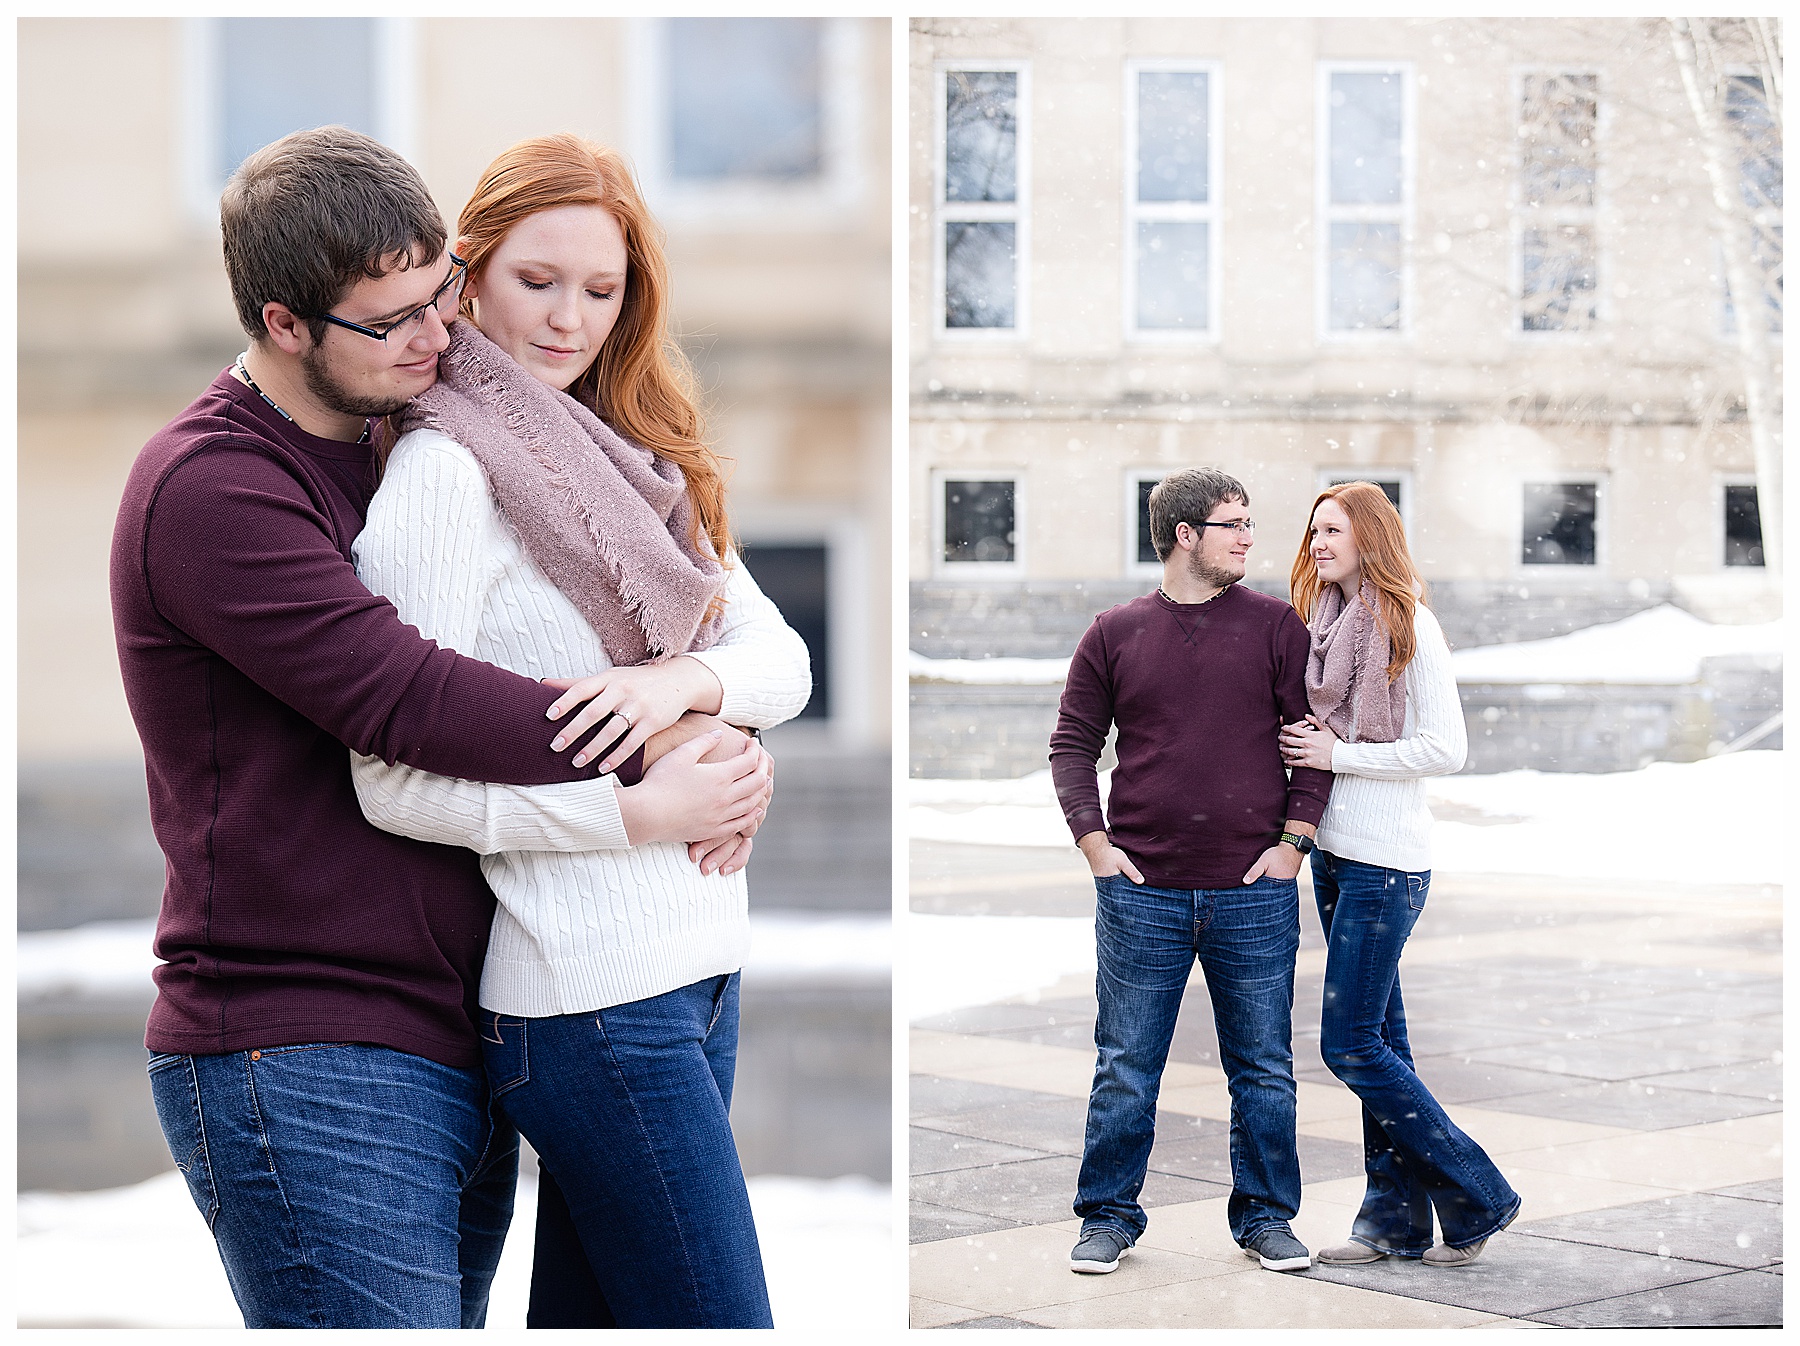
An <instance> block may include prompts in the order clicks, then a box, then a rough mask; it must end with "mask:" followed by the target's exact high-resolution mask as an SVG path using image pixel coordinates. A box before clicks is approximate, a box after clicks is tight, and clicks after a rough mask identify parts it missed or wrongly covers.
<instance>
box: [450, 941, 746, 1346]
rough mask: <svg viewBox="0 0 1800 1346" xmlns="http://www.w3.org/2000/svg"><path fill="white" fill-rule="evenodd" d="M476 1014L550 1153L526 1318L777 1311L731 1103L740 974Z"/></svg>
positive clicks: (527, 1128)
mask: <svg viewBox="0 0 1800 1346" xmlns="http://www.w3.org/2000/svg"><path fill="white" fill-rule="evenodd" d="M481 1024H482V1051H483V1053H484V1054H485V1057H486V1061H487V1069H488V1076H489V1078H490V1079H491V1080H492V1082H493V1087H494V1096H495V1099H496V1100H497V1102H498V1105H499V1106H500V1108H501V1109H502V1110H503V1111H504V1112H505V1114H506V1116H507V1117H508V1118H509V1119H510V1120H511V1121H512V1122H513V1123H514V1124H515V1125H516V1126H517V1127H518V1128H519V1131H520V1132H521V1134H523V1135H524V1136H525V1138H526V1139H527V1140H529V1141H530V1142H531V1144H532V1146H533V1148H535V1149H536V1150H537V1152H538V1158H539V1161H540V1172H539V1186H538V1224H537V1252H536V1254H535V1257H534V1259H533V1265H532V1274H531V1307H530V1311H529V1314H528V1316H527V1318H526V1326H528V1327H770V1326H773V1323H772V1321H771V1319H770V1315H769V1292H768V1288H767V1286H766V1285H765V1283H764V1281H763V1267H762V1252H761V1250H760V1248H759V1247H758V1246H757V1241H756V1225H755V1223H754V1222H753V1221H752V1219H751V1215H750V1194H749V1192H748V1191H747V1190H746V1188H745V1186H744V1174H743V1170H742V1168H741V1167H740V1166H739V1164H738V1155H737V1146H736V1144H735V1143H734V1142H733V1140H732V1136H731V1124H730V1121H729V1119H728V1117H727V1113H728V1111H729V1109H730V1106H731V1084H732V1076H733V1073H734V1071H735V1069H736V1065H737V1028H738V974H737V973H735V972H733V973H731V974H730V975H728V976H721V977H708V978H707V979H705V980H704V981H698V982H695V983H694V984H693V985H691V986H684V987H681V988H680V989H679V990H675V991H669V992H667V993H665V994H663V995H658V996H651V997H650V998H648V999H646V1000H638V1001H633V1002H631V1003H630V1004H625V1005H613V1006H609V1007H608V1008H606V1009H602V1010H595V1011H590V1012H588V1013H585V1014H566V1015H561V1016H558V1017H555V1018H543V1019H523V1018H516V1017H513V1016H510V1015H504V1014H494V1013H492V1012H489V1011H486V1010H484V1011H483V1012H482V1016H481Z"/></svg>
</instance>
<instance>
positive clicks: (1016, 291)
mask: <svg viewBox="0 0 1800 1346" xmlns="http://www.w3.org/2000/svg"><path fill="white" fill-rule="evenodd" d="M1028 75H1029V72H1028V71H1027V69H1026V68H1025V67H1024V65H1022V64H1019V63H1005V62H997V63H988V64H984V65H980V66H957V67H944V68H940V69H939V71H938V80H937V91H938V97H937V116H938V118H939V135H938V145H939V148H940V151H941V153H940V157H939V159H938V171H937V242H938V246H937V249H936V261H937V266H938V275H939V281H940V283H939V285H938V287H937V290H938V294H939V296H940V302H939V307H938V315H937V327H938V330H939V331H940V333H944V334H957V335H973V334H978V333H996V332H997V333H1006V334H1012V335H1017V334H1019V333H1021V332H1022V331H1023V330H1024V327H1025V294H1024V267H1025V263H1024V259H1025V256H1026V226H1027V216H1026V198H1027V191H1028V186H1027V184H1028V173H1027V154H1026V149H1027V146H1028V144H1029V137H1028V134H1027V117H1026V108H1027V105H1028Z"/></svg>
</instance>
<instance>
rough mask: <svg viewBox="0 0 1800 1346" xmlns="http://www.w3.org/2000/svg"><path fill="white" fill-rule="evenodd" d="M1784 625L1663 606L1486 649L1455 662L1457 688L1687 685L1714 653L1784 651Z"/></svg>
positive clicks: (1458, 657)
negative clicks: (1717, 618) (1719, 622)
mask: <svg viewBox="0 0 1800 1346" xmlns="http://www.w3.org/2000/svg"><path fill="white" fill-rule="evenodd" d="M1782 631H1783V624H1782V623H1781V622H1779V621H1774V622H1764V623H1761V624H1760V625H1756V626H1716V625H1714V624H1713V623H1711V622H1703V621H1701V620H1700V619H1699V618H1698V617H1696V616H1694V615H1693V614H1692V613H1688V612H1683V611H1682V610H1681V609H1680V608H1676V607H1670V606H1669V605H1668V604H1664V605H1663V606H1661V607H1657V608H1650V609H1649V610H1647V611H1645V612H1637V613H1633V614H1632V615H1631V616H1629V617H1626V618H1625V619H1624V620H1622V621H1616V622H1606V623H1604V624H1602V625H1600V626H1588V627H1583V628H1582V629H1581V630H1579V631H1572V632H1570V633H1569V634H1568V635H1566V636H1554V637H1552V638H1551V639H1549V640H1526V641H1520V642H1518V643H1517V644H1513V645H1481V646H1477V647H1475V648H1473V649H1467V650H1458V651H1456V653H1454V654H1452V655H1451V656H1450V663H1451V666H1452V667H1453V668H1454V669H1455V670H1456V680H1457V681H1458V682H1609V683H1632V684H1637V685H1643V684H1647V683H1682V682H1693V681H1694V680H1695V679H1697V678H1698V677H1699V676H1700V661H1701V660H1702V659H1704V658H1708V657H1710V656H1713V655H1725V654H1773V655H1779V654H1780V653H1781V652H1782Z"/></svg>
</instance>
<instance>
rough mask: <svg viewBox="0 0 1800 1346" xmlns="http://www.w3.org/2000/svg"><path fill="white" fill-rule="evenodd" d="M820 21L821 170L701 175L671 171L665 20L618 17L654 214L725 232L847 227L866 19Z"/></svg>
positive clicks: (860, 174) (856, 174) (630, 120)
mask: <svg viewBox="0 0 1800 1346" xmlns="http://www.w3.org/2000/svg"><path fill="white" fill-rule="evenodd" d="M680 17H686V16H680ZM702 17H704V16H702ZM729 17H737V16H736V15H731V16H729ZM797 17H810V16H797ZM820 22H821V23H822V24H823V30H822V51H821V53H820V55H821V69H820V91H819V92H820V99H821V105H820V108H819V118H820V128H819V129H820V144H819V149H820V160H821V162H820V172H819V175H818V177H816V178H814V179H812V180H811V181H806V182H793V183H773V182H770V183H755V182H719V183H703V182H683V181H681V180H679V179H677V178H676V177H674V175H673V174H671V173H670V171H669V160H670V149H669V141H670V134H671V132H670V125H669V115H668V77H667V70H668V59H667V58H668V52H669V47H668V32H669V29H668V23H669V21H668V20H667V19H664V18H654V19H642V18H640V19H626V20H625V21H624V23H625V49H626V52H627V53H628V58H627V60H626V61H625V62H624V69H625V77H626V87H625V106H626V116H627V123H626V124H627V128H628V129H627V133H626V140H627V143H628V145H629V146H630V148H631V157H632V167H633V168H634V169H636V171H637V175H638V183H639V185H640V186H641V187H642V189H643V192H644V198H645V200H646V201H647V202H648V203H649V205H650V208H651V210H652V211H653V212H654V213H655V214H657V215H658V216H660V217H662V218H664V219H666V220H668V221H670V222H672V223H679V224H683V225H687V226H689V227H692V228H696V229H702V230H708V229H719V230H723V231H726V232H731V233H745V232H752V233H758V232H768V231H774V230H777V229H779V230H783V231H786V230H790V229H800V230H805V231H809V232H810V231H831V230H838V229H842V228H844V227H845V225H846V223H847V221H848V218H849V216H850V215H851V214H852V213H853V212H854V211H855V209H856V207H857V206H858V204H859V203H860V202H861V200H862V198H863V195H864V193H865V192H866V190H867V186H868V183H867V178H866V174H865V173H864V171H863V167H862V154H861V152H860V151H861V147H862V139H863V133H864V130H865V123H866V119H867V115H868V114H867V110H866V108H865V102H866V100H865V98H864V96H863V68H862V66H863V57H864V53H863V34H862V23H863V20H861V19H855V18H825V19H821V20H820Z"/></svg>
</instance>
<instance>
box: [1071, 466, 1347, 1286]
mask: <svg viewBox="0 0 1800 1346" xmlns="http://www.w3.org/2000/svg"><path fill="white" fill-rule="evenodd" d="M1255 537H1256V525H1255V523H1254V522H1252V521H1251V519H1250V497H1249V494H1248V492H1246V491H1245V490H1244V488H1243V486H1242V485H1241V484H1240V483H1239V482H1237V481H1236V480H1235V479H1233V478H1232V477H1229V476H1227V475H1226V474H1225V473H1223V472H1220V471H1217V470H1214V469H1196V470H1193V471H1187V472H1176V473H1173V474H1171V475H1170V476H1167V477H1165V478H1164V479H1163V480H1162V481H1161V482H1160V483H1158V485H1157V487H1156V489H1155V490H1154V491H1152V492H1151V494H1150V538H1151V541H1152V543H1154V545H1155V547H1156V554H1157V556H1158V557H1159V558H1160V559H1161V561H1162V565H1163V579H1162V584H1161V585H1160V586H1159V587H1158V589H1157V591H1156V592H1155V593H1153V594H1148V595H1146V596H1144V597H1142V598H1138V599H1134V600H1133V601H1131V602H1129V603H1126V604H1123V605H1122V606H1119V607H1116V608H1112V609H1110V610H1109V611H1107V612H1103V613H1101V614H1100V615H1099V616H1098V617H1096V618H1095V619H1094V622H1093V625H1091V626H1090V627H1089V628H1088V630H1087V633H1086V634H1085V635H1084V636H1083V637H1082V638H1081V642H1080V644H1079V645H1078V646H1077V647H1076V650H1075V657H1074V659H1073V660H1072V661H1071V662H1070V665H1069V675H1068V681H1067V683H1066V684H1065V686H1064V690H1063V697H1062V709H1061V714H1060V715H1059V717H1058V720H1057V725H1056V732H1055V733H1054V734H1053V735H1052V736H1051V739H1050V767H1051V774H1052V777H1053V778H1054V780H1055V782H1056V793H1057V797H1058V798H1059V799H1060V801H1061V803H1062V807H1063V813H1064V816H1065V817H1066V818H1067V819H1068V823H1069V830H1070V832H1071V833H1072V834H1073V835H1074V837H1075V841H1076V844H1077V845H1078V846H1080V847H1081V851H1082V854H1083V855H1085V856H1086V857H1087V861H1088V867H1089V868H1090V869H1091V870H1092V871H1093V875H1094V886H1095V889H1096V905H1095V938H1096V941H1097V944H1098V958H1099V972H1098V975H1097V977H1096V979H1095V984H1096V989H1097V993H1098V997H1099V1017H1098V1019H1097V1021H1096V1022H1095V1025H1094V1045H1095V1047H1096V1048H1097V1049H1098V1060H1097V1062H1096V1065H1095V1067H1094V1084H1093V1089H1092V1092H1091V1093H1090V1095H1089V1097H1088V1114H1087V1139H1086V1143H1085V1145H1084V1147H1083V1151H1082V1159H1081V1172H1080V1176H1079V1177H1078V1179H1077V1193H1076V1198H1075V1213H1076V1214H1077V1215H1079V1216H1080V1217H1081V1221H1082V1224H1081V1236H1080V1239H1079V1241H1078V1242H1077V1243H1076V1245H1075V1250H1074V1252H1073V1253H1072V1254H1071V1256H1070V1262H1069V1265H1070V1267H1071V1269H1073V1270H1075V1271H1080V1272H1089V1273H1095V1272H1109V1271H1112V1270H1113V1269H1114V1268H1116V1267H1117V1266H1118V1264H1119V1259H1120V1257H1122V1256H1124V1254H1125V1253H1126V1252H1128V1251H1129V1250H1130V1248H1131V1246H1132V1245H1133V1244H1135V1243H1136V1242H1137V1241H1138V1238H1139V1237H1140V1236H1141V1235H1142V1234H1143V1232H1144V1229H1145V1227H1146V1224H1147V1220H1146V1218H1145V1215H1144V1209H1143V1206H1142V1205H1141V1204H1139V1201H1138V1195H1139V1193H1140V1192H1141V1191H1142V1190H1143V1186H1144V1179H1145V1174H1146V1172H1147V1170H1148V1167H1149V1161H1150V1147H1151V1144H1152V1142H1153V1140H1154V1138H1155V1129H1156V1100H1157V1095H1158V1091H1159V1089H1160V1086H1161V1082H1162V1074H1163V1068H1164V1065H1165V1064H1166V1063H1167V1061H1168V1056H1169V1047H1170V1043H1171V1042H1172V1040H1173V1038H1174V1033H1175V1020H1176V1015H1177V1013H1178V1012H1179V1010H1180V1008H1181V998H1182V994H1183V991H1184V990H1185V988H1186V986H1187V981H1188V975H1189V973H1190V971H1191V970H1192V967H1193V964H1194V962H1195V960H1196V959H1198V960H1199V963H1200V967H1201V969H1202V971H1203V973H1204V975H1205V979H1206V988H1207V991H1208V992H1209V994H1210V995H1211V998H1212V1007H1213V1023H1214V1026H1215V1027H1216V1029H1217V1031H1218V1040H1219V1066H1220V1068H1221V1069H1222V1070H1223V1071H1224V1072H1225V1077H1226V1082H1227V1084H1228V1085H1229V1088H1230V1091H1231V1197H1230V1200H1229V1201H1228V1202H1227V1203H1226V1218H1227V1220H1228V1221H1229V1223H1230V1226H1231V1234H1232V1237H1233V1238H1234V1239H1236V1240H1237V1242H1238V1244H1239V1245H1240V1246H1241V1247H1242V1248H1243V1249H1244V1251H1245V1252H1246V1253H1247V1254H1248V1255H1250V1256H1252V1257H1256V1258H1258V1259H1260V1261H1261V1263H1262V1265H1263V1266H1264V1267H1266V1268H1268V1269H1269V1270H1272V1271H1297V1270H1304V1269H1305V1268H1306V1267H1308V1266H1310V1265H1311V1257H1310V1255H1309V1254H1308V1252H1307V1250H1306V1248H1305V1246H1304V1245H1303V1244H1302V1243H1301V1242H1300V1241H1299V1240H1298V1239H1296V1238H1295V1237H1294V1235H1293V1232H1292V1230H1291V1229H1290V1228H1289V1224H1288V1222H1289V1221H1290V1220H1292V1219H1293V1217H1294V1215H1295V1213H1296V1212H1297V1211H1298V1209H1299V1206H1300V1163H1299V1158H1298V1156H1297V1154H1296V1151H1295V1138H1294V1122H1295V1113H1294V1108H1295V1088H1294V1063H1293V1044H1292V1024H1291V1020H1292V1013H1293V1002H1294V957H1295V954H1296V953H1297V952H1298V950H1299V946H1300V910H1299V901H1298V895H1297V891H1296V888H1295V883H1294V878H1295V875H1297V874H1298V873H1299V872H1300V863H1301V858H1302V856H1303V854H1304V853H1305V852H1306V851H1308V850H1310V849H1311V848H1312V836H1313V832H1314V830H1315V828H1316V826H1317V824H1318V821H1319V818H1320V817H1321V816H1322V815H1323V813H1324V811H1325V801H1326V797H1327V795H1328V793H1329V792H1330V789H1331V773H1330V772H1326V771H1313V770H1297V771H1295V772H1294V773H1293V778H1292V780H1290V779H1289V778H1288V774H1287V772H1286V770H1285V768H1284V767H1283V765H1282V760H1281V751H1280V730H1281V726H1282V724H1283V723H1293V722H1294V721H1296V720H1299V719H1302V718H1304V716H1305V715H1306V712H1307V702H1306V683H1305V673H1306V658H1307V652H1308V647H1309V640H1308V636H1307V631H1306V627H1305V625H1304V624H1303V623H1302V622H1301V621H1300V618H1299V617H1298V616H1297V615H1296V614H1295V612H1294V610H1293V609H1292V608H1291V607H1289V606H1288V605H1287V604H1286V603H1284V602H1282V601H1281V600H1279V599H1275V598H1270V597H1267V596H1266V595H1264V594H1260V593H1257V592H1255V591H1254V590H1250V589H1246V588H1244V587H1243V586H1242V585H1240V584H1239V583H1238V581H1239V580H1241V579H1243V578H1244V570H1245V566H1246V564H1247V558H1248V556H1249V552H1250V548H1251V546H1252V545H1253V543H1254V541H1255ZM1115 725H1116V726H1117V728H1118V740H1117V744H1116V750H1117V754H1118V765H1117V766H1116V767H1114V769H1113V772H1112V789H1111V793H1110V796H1109V798H1108V800H1107V802H1106V808H1105V812H1102V808H1101V800H1100V791H1099V785H1098V780H1097V776H1096V765H1097V763H1098V761H1099V758H1100V752H1101V749H1102V748H1103V747H1104V746H1105V743H1106V738H1107V734H1108V731H1109V730H1111V729H1112V728H1113V727H1114V726H1115Z"/></svg>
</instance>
